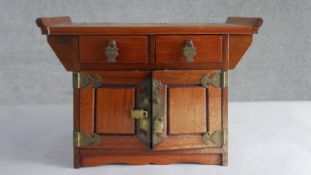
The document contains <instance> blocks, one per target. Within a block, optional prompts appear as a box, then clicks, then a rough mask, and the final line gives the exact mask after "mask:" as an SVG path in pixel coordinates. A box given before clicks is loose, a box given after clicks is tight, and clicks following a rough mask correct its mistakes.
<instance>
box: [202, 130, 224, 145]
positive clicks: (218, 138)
mask: <svg viewBox="0 0 311 175" xmlns="http://www.w3.org/2000/svg"><path fill="white" fill-rule="evenodd" d="M227 134H228V132H227V130H216V131H214V132H213V133H212V134H210V133H208V132H206V133H204V134H203V136H202V142H203V143H204V144H206V145H208V144H210V143H213V144H215V145H225V144H227Z"/></svg>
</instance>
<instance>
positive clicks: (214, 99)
mask: <svg viewBox="0 0 311 175" xmlns="http://www.w3.org/2000/svg"><path fill="white" fill-rule="evenodd" d="M207 90H208V132H209V133H213V132H214V131H216V130H221V112H222V108H221V101H222V100H221V89H219V88H215V87H212V86H210V87H208V89H207Z"/></svg>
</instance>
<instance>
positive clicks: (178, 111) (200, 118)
mask: <svg viewBox="0 0 311 175" xmlns="http://www.w3.org/2000/svg"><path fill="white" fill-rule="evenodd" d="M168 93H169V94H168V96H169V99H168V103H169V107H168V109H169V114H168V126H169V127H168V130H169V133H168V134H193V133H204V132H206V90H205V88H203V87H185V88H183V87H171V88H169V91H168Z"/></svg>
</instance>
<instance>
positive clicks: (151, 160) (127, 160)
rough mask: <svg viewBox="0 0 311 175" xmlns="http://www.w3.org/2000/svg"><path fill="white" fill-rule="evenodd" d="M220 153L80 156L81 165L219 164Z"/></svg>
mask: <svg viewBox="0 0 311 175" xmlns="http://www.w3.org/2000/svg"><path fill="white" fill-rule="evenodd" d="M221 157H222V156H221V154H189V155H184V154H179V155H135V154H134V155H129V156H124V155H117V156H109V155H101V156H83V157H81V166H82V167H83V166H98V165H105V164H131V165H144V164H159V165H166V164H172V163H198V164H213V165H220V164H221V161H222V160H221Z"/></svg>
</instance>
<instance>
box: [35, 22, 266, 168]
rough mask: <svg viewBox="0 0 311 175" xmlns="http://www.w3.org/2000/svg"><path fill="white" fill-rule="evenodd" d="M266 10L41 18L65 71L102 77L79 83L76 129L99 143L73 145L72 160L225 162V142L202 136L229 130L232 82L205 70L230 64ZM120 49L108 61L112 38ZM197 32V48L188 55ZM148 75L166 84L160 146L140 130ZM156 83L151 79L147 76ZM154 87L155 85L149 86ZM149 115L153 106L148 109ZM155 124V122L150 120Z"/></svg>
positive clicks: (77, 163) (82, 163) (84, 162)
mask: <svg viewBox="0 0 311 175" xmlns="http://www.w3.org/2000/svg"><path fill="white" fill-rule="evenodd" d="M262 22H263V21H262V19H261V18H244V17H243V18H241V17H229V18H228V19H227V20H226V22H225V23H220V24H73V23H72V22H71V19H70V18H69V17H56V18H38V19H37V20H36V23H37V25H38V26H39V27H40V29H41V32H42V34H46V35H47V39H48V43H49V45H50V46H51V48H52V49H53V51H54V52H55V54H56V56H57V57H58V58H59V60H60V61H61V63H62V64H63V65H64V67H65V69H66V70H67V71H75V72H81V71H84V72H86V73H87V74H89V75H92V76H95V75H97V76H100V77H101V79H102V80H103V82H102V85H101V86H100V87H99V88H94V87H93V86H92V85H89V86H88V87H86V88H80V89H74V91H73V93H74V131H81V132H86V133H88V134H90V135H93V134H99V135H100V138H101V140H100V144H99V145H87V146H83V147H80V148H77V147H74V167H75V168H79V167H80V166H95V165H102V164H111V163H126V164H148V163H153V164H169V163H179V162H192V163H201V164H218V165H220V164H222V165H227V163H228V145H227V143H226V144H224V145H214V144H208V145H206V144H204V143H203V142H202V135H203V134H204V133H205V132H209V133H213V132H214V131H216V130H228V87H225V88H215V87H213V86H209V87H208V88H207V89H206V88H203V87H202V86H201V85H200V80H201V78H202V76H203V75H205V74H208V75H209V76H212V75H213V74H214V73H215V72H220V71H223V72H227V71H228V70H229V69H233V68H235V67H236V65H237V64H238V63H239V61H240V60H241V58H242V56H243V55H244V53H245V52H246V50H247V49H248V47H249V46H250V44H251V43H252V37H253V36H252V35H253V34H255V33H258V30H259V28H260V26H261V25H262ZM110 40H116V42H117V47H118V48H119V50H118V52H119V56H118V57H117V59H116V60H117V61H116V63H107V58H106V56H105V54H104V52H105V47H106V45H107V42H108V41H110ZM186 40H192V41H193V43H194V46H195V47H196V52H197V55H196V56H195V57H194V62H185V59H184V58H183V55H182V52H183V47H184V43H185V41H186ZM148 78H152V79H156V80H160V81H161V82H162V83H163V84H164V85H165V87H164V88H163V89H162V90H161V94H162V95H164V103H163V110H164V111H165V133H164V134H165V136H166V138H164V139H163V140H162V142H161V143H160V144H158V145H156V146H155V147H152V148H151V145H146V144H145V143H143V142H142V140H141V139H140V138H139V137H138V135H137V134H138V133H137V130H136V128H137V124H138V122H137V121H134V120H133V119H131V117H130V110H131V109H134V108H137V107H138V103H139V102H140V100H141V99H139V97H138V96H139V95H138V94H140V93H142V92H144V90H142V89H141V88H140V84H141V83H142V82H143V81H145V80H146V79H148ZM150 85H151V84H150ZM150 91H151V89H150ZM149 116H150V117H151V114H149ZM151 124H152V123H151Z"/></svg>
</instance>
